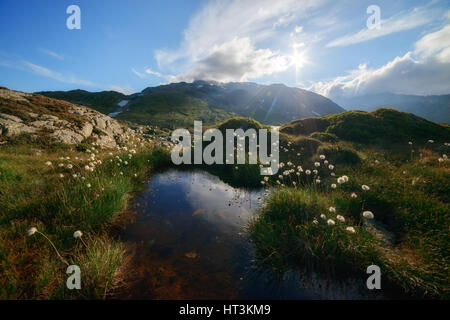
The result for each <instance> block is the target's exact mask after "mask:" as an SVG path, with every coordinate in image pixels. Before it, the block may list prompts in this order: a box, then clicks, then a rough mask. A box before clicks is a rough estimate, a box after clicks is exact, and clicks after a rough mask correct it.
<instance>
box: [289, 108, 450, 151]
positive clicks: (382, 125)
mask: <svg viewBox="0 0 450 320" xmlns="http://www.w3.org/2000/svg"><path fill="white" fill-rule="evenodd" d="M280 132H282V133H285V134H289V135H294V136H297V135H313V136H314V134H315V133H317V132H323V133H325V134H328V135H331V136H333V137H337V138H339V139H343V140H348V141H354V142H361V143H375V144H377V143H378V144H390V143H405V145H406V144H407V142H409V141H412V142H413V143H426V142H427V141H428V140H434V141H435V142H436V143H438V142H439V143H447V142H450V126H447V125H439V124H437V123H434V122H431V121H428V120H425V119H423V118H420V117H418V116H416V115H414V114H411V113H405V112H399V111H397V110H394V109H387V108H380V109H377V110H376V111H373V112H365V111H347V112H344V113H341V114H337V115H330V116H326V117H321V118H309V119H301V120H296V121H293V122H291V123H289V124H286V125H284V126H282V127H281V129H280Z"/></svg>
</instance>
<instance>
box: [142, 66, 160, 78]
mask: <svg viewBox="0 0 450 320" xmlns="http://www.w3.org/2000/svg"><path fill="white" fill-rule="evenodd" d="M145 73H146V74H152V75H154V76H157V77H162V76H163V75H162V74H161V73H160V72H158V71H154V70H152V69H150V68H147V69H145Z"/></svg>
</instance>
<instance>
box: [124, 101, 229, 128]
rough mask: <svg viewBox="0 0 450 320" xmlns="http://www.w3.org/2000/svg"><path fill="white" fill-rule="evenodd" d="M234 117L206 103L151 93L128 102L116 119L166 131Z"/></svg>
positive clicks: (208, 123)
mask: <svg viewBox="0 0 450 320" xmlns="http://www.w3.org/2000/svg"><path fill="white" fill-rule="evenodd" d="M233 116H234V113H232V112H227V111H224V110H222V109H217V108H214V107H212V106H211V105H209V104H208V103H206V102H204V101H202V100H199V99H196V98H192V97H188V96H185V95H182V94H176V93H151V94H146V95H142V96H139V97H137V98H135V99H134V100H133V101H131V102H130V104H129V106H127V110H126V111H124V112H122V113H121V114H119V115H118V116H117V119H121V120H128V121H133V122H136V123H139V124H151V125H158V126H160V127H169V128H188V127H192V126H193V125H194V121H195V120H201V121H203V123H204V125H210V124H213V123H217V122H221V121H224V120H225V119H228V118H231V117H233Z"/></svg>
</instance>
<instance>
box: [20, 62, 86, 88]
mask: <svg viewBox="0 0 450 320" xmlns="http://www.w3.org/2000/svg"><path fill="white" fill-rule="evenodd" d="M17 67H18V68H19V69H25V70H28V71H31V72H32V73H34V74H37V75H40V76H43V77H47V78H51V79H53V80H56V81H59V82H64V83H71V84H79V85H84V86H95V85H94V83H92V82H91V81H88V80H81V79H78V78H76V77H74V76H71V75H63V74H62V73H59V72H57V71H53V70H50V69H48V68H45V67H43V66H40V65H37V64H34V63H31V62H28V61H23V62H22V63H21V65H18V66H17Z"/></svg>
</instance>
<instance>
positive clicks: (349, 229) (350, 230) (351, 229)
mask: <svg viewBox="0 0 450 320" xmlns="http://www.w3.org/2000/svg"><path fill="white" fill-rule="evenodd" d="M345 230H347V231H348V232H350V233H356V230H355V228H353V227H347V228H345Z"/></svg>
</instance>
